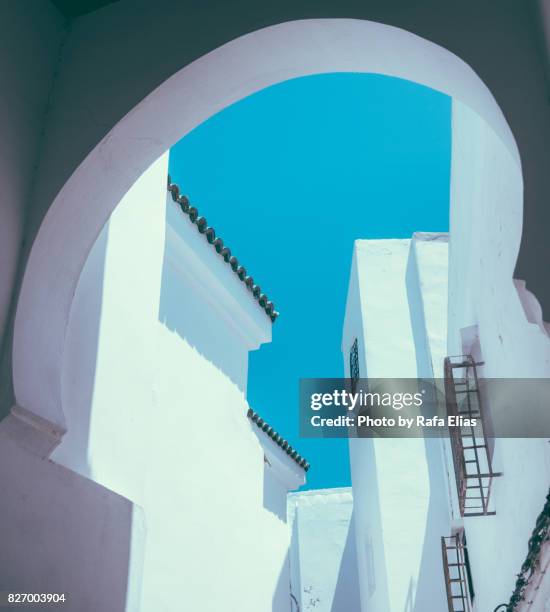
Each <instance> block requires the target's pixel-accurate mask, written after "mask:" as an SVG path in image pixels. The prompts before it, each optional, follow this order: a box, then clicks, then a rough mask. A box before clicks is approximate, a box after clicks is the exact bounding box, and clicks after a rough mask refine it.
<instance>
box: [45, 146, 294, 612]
mask: <svg viewBox="0 0 550 612" xmlns="http://www.w3.org/2000/svg"><path fill="white" fill-rule="evenodd" d="M167 160H168V156H167V155H165V156H163V157H162V158H161V159H159V160H158V161H157V162H155V164H153V166H152V167H151V168H150V169H149V170H148V171H147V172H146V173H145V174H144V175H143V176H142V177H141V178H140V179H139V181H138V182H137V183H136V184H135V185H134V187H132V189H131V190H130V191H129V192H128V194H127V195H126V196H125V198H124V199H123V201H122V202H121V204H120V206H119V207H118V208H117V209H116V211H115V212H114V214H113V215H112V217H111V219H110V221H109V224H108V226H107V227H106V228H105V229H104V231H103V232H102V234H101V236H100V239H99V240H98V241H97V242H96V245H95V246H94V248H93V249H92V252H91V254H90V257H89V259H88V262H87V263H86V266H85V268H84V271H83V274H82V277H81V279H80V282H79V284H78V287H77V291H76V295H75V299H74V304H73V309H72V312H71V319H70V323H69V330H68V334H67V343H66V347H67V348H66V351H65V366H64V376H63V381H64V385H63V395H64V402H65V405H66V406H67V412H66V416H67V426H68V431H67V433H66V435H65V437H64V438H63V441H62V443H61V444H60V445H59V447H58V448H57V449H56V450H55V451H54V454H53V459H54V460H55V461H56V462H57V463H59V464H62V465H63V466H65V467H66V468H70V469H71V470H74V471H76V472H79V473H81V474H82V475H84V476H88V477H89V478H91V479H93V480H94V481H95V482H97V483H99V484H101V485H102V486H105V487H108V488H109V489H110V490H112V491H115V492H117V493H119V494H121V495H124V496H125V497H127V498H129V499H131V500H132V502H134V503H138V504H139V505H140V506H141V507H142V508H143V513H144V518H145V522H146V525H147V533H146V537H145V536H144V535H143V534H142V535H141V536H139V534H138V535H136V537H135V538H134V537H132V540H131V543H132V546H137V547H140V548H142V549H143V551H144V552H143V564H142V570H140V571H139V572H138V571H137V569H135V568H134V569H131V570H130V576H129V578H130V580H131V581H132V584H139V587H140V589H139V591H138V593H137V594H135V595H134V600H133V601H134V604H133V607H127V608H126V609H128V610H132V611H133V610H138V609H139V610H141V611H142V612H149V611H150V612H162V611H167V612H168V611H169V612H173V610H178V609H185V610H204V611H205V612H218V611H219V610H243V611H245V610H248V611H250V612H258V611H260V610H266V611H267V610H274V611H276V612H288V611H289V609H290V593H289V582H290V578H289V564H288V547H289V542H290V533H289V528H288V525H287V523H286V495H287V491H288V489H289V488H290V487H294V486H296V487H297V486H300V485H302V484H303V483H304V476H305V473H304V471H303V470H302V469H301V468H299V467H298V466H297V464H296V463H295V462H293V461H292V460H291V459H290V458H289V457H288V456H287V455H286V454H285V453H284V451H282V450H281V449H280V448H279V447H278V446H277V445H276V444H274V443H273V441H272V440H270V439H268V438H266V436H265V434H263V432H259V430H258V428H257V427H256V426H255V425H254V424H253V423H251V422H250V421H249V419H248V418H247V409H248V405H247V403H246V399H245V395H244V387H245V384H246V370H247V359H248V351H249V350H250V349H251V348H255V347H257V346H258V345H259V343H260V342H265V341H268V340H269V339H270V336H271V322H270V320H269V318H268V317H267V315H266V314H265V312H263V311H262V310H261V309H260V308H259V306H258V304H257V302H256V301H255V300H254V298H253V297H252V296H251V294H250V292H249V291H247V290H246V289H245V288H244V285H243V283H241V282H240V281H239V280H238V278H237V277H236V275H235V274H234V273H233V271H232V270H231V268H230V267H229V266H228V265H227V264H224V263H223V261H222V259H221V258H220V256H219V255H218V254H217V253H216V252H215V250H214V248H213V247H212V246H211V245H210V244H208V242H207V241H206V239H205V238H204V236H203V235H201V234H199V232H198V231H197V229H196V226H194V225H193V224H191V223H190V221H189V220H188V218H187V217H186V216H184V215H180V214H173V213H174V212H176V213H177V212H178V210H177V209H176V205H175V204H174V203H173V202H172V200H171V198H168V200H167V197H166V176H167ZM171 207H174V208H173V209H171ZM180 255H182V256H183V257H184V261H182V262H181V266H180V265H179V262H178V257H179V256H180ZM198 283H202V285H201V288H200V289H198V288H197V284H198ZM98 296H99V297H98ZM166 302H169V303H166ZM199 315H200V316H199ZM260 437H262V438H264V440H262V441H260V439H259V438H260ZM265 458H268V460H269V465H267V464H266V463H265ZM64 516H65V513H64V511H62V510H60V515H59V520H60V521H62V520H63V519H64ZM38 524H40V522H39V523H38ZM60 540H62V537H61V536H60ZM57 558H58V557H56V559H57ZM59 558H60V559H63V556H62V555H60V557H59ZM213 559H214V560H215V562H214V565H213ZM58 563H59V564H60V565H61V566H62V565H63V561H62V560H59V561H58ZM213 570H214V571H213ZM136 597H137V599H135V598H136ZM128 606H130V604H128ZM96 609H100V607H97V608H96Z"/></svg>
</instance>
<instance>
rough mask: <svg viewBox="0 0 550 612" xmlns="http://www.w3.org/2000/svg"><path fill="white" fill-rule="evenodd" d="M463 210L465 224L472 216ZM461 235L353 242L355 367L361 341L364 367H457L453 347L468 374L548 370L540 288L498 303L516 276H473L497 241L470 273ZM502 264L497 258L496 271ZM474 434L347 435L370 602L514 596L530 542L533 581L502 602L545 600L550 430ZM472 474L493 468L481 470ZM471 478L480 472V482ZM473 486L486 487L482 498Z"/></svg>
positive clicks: (378, 606) (387, 374) (371, 610)
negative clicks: (523, 435) (487, 437)
mask: <svg viewBox="0 0 550 612" xmlns="http://www.w3.org/2000/svg"><path fill="white" fill-rule="evenodd" d="M468 212H469V213H470V214H471V213H472V211H467V213H466V215H464V217H463V218H464V219H467V214H468ZM482 214H484V213H482ZM456 217H457V218H458V220H457V219H456V218H455V228H456V235H457V236H460V233H461V232H462V231H464V227H461V226H460V222H461V218H460V215H456ZM457 221H458V222H457ZM454 236H455V234H453V226H451V237H452V238H451V243H450V252H449V238H448V236H447V235H444V234H415V235H414V236H413V238H412V239H411V240H359V241H357V242H356V244H355V249H354V257H353V263H352V271H351V277H350V285H349V292H348V301H347V309H346V318H345V324H344V333H343V340H342V350H343V354H344V363H345V368H346V376H349V375H350V351H353V350H354V348H353V347H354V343H355V341H356V340H357V344H356V347H357V362H358V364H359V375H360V377H361V378H367V379H368V378H438V379H442V378H445V377H447V378H448V377H449V373H450V372H451V368H449V367H448V368H447V370H446V371H445V369H444V363H445V359H446V357H448V356H457V357H456V358H454V359H453V360H451V363H455V364H456V363H468V372H469V373H470V376H472V373H473V371H474V369H475V371H476V374H477V375H478V376H479V377H480V378H482V377H484V376H485V377H495V378H504V377H515V378H520V377H523V378H526V377H536V376H541V377H542V376H543V375H544V376H545V377H548V375H550V369H549V370H548V371H547V372H546V374H544V367H543V366H542V364H543V363H544V355H543V354H541V353H540V352H539V354H538V360H537V357H536V355H537V353H536V348H537V346H541V347H542V348H543V350H544V348H545V347H546V345H545V343H544V339H543V338H541V336H542V335H543V334H546V328H545V325H544V323H543V322H542V320H541V318H540V311H537V309H536V305H535V304H536V301H535V302H533V298H532V296H531V297H530V296H528V295H527V296H526V294H525V288H524V286H523V285H522V284H521V283H516V287H517V289H518V292H517V293H516V296H515V300H513V299H510V298H509V299H508V301H509V303H507V304H502V300H503V297H504V296H505V295H506V296H510V295H511V294H510V287H512V288H513V287H514V285H512V281H511V280H510V283H509V284H510V287H509V286H508V285H504V287H503V289H502V290H501V292H500V294H499V292H498V288H497V290H496V291H495V290H494V288H491V285H490V284H489V286H483V287H480V286H479V285H478V284H477V283H479V282H482V281H481V279H480V277H482V276H484V275H485V274H486V273H487V271H486V270H484V264H485V261H484V259H487V258H489V257H490V256H491V245H485V249H484V250H485V253H483V255H484V257H481V258H480V259H478V262H477V263H478V270H477V273H476V272H475V271H474V272H472V270H473V268H470V269H469V270H468V274H469V277H468V278H466V277H465V276H464V274H465V273H466V270H467V267H465V265H464V263H465V260H466V261H467V260H468V258H470V262H471V258H472V253H471V252H470V250H474V251H475V248H474V249H471V243H468V242H466V243H464V242H460V241H459V240H457V239H455V238H454ZM480 244H482V243H480ZM503 250H504V249H503ZM480 260H481V266H480V265H479V263H480ZM471 263H472V262H471ZM457 269H460V272H461V273H457ZM501 277H502V273H501V270H497V271H495V274H494V277H493V278H491V280H490V283H491V284H492V285H493V286H494V285H496V284H497V283H498V280H499V278H501ZM491 289H492V290H491ZM448 296H449V299H448ZM501 304H502V307H501ZM522 305H523V308H522ZM537 312H538V313H539V314H538V317H539V318H538V320H537V319H536V315H537ZM459 313H460V314H459ZM465 313H468V316H465ZM490 313H492V314H490ZM527 317H532V318H533V317H535V318H533V320H531V321H529V322H528V321H527ZM526 323H527V325H526ZM529 325H530V326H531V327H530V328H529V327H528V326H529ZM495 327H498V328H499V331H498V332H496V333H495ZM522 328H523V329H526V330H527V332H528V334H530V335H531V340H529V336H527V337H525V338H523V341H522V343H521V345H520V346H519V347H518V351H512V350H509V349H508V350H507V349H506V348H503V344H505V343H506V340H505V334H506V337H508V338H510V336H511V335H512V334H516V335H518V331H519V330H521V329H522ZM546 340H548V338H547V337H546ZM524 347H525V352H523V348H524ZM528 347H529V348H528ZM546 348H547V347H546ZM518 353H519V354H518ZM528 353H530V355H528ZM520 355H521V356H520ZM518 358H519V359H524V360H526V361H524V362H523V363H522V364H520V363H519V359H518ZM541 361H542V364H541ZM474 363H476V364H478V365H477V366H474V365H473V364H474ZM546 364H547V365H546V367H547V368H548V362H546ZM460 371H461V372H462V373H464V369H462V370H460ZM447 397H449V395H448V396H447ZM448 401H449V400H448V399H447V402H448ZM457 444H458V450H457ZM470 444H472V442H470ZM473 444H475V445H480V448H478V449H476V451H472V450H468V448H469V447H468V442H467V441H466V440H465V439H463V440H461V441H459V442H458V443H457V441H456V439H455V440H454V441H453V440H451V439H449V438H444V439H439V438H410V439H403V438H396V439H376V438H374V439H372V438H358V439H350V457H351V469H352V483H353V495H354V504H355V507H354V517H355V531H356V537H357V543H356V546H357V556H358V574H359V584H360V589H361V607H360V609H361V610H362V611H363V612H365V611H367V610H368V612H393V611H394V610H395V611H399V612H401V611H403V610H406V611H411V612H412V611H416V612H425V611H427V610H430V611H431V610H434V611H436V610H437V611H440V610H441V611H442V610H450V611H458V610H474V611H477V612H482V611H485V610H489V611H492V610H494V609H495V608H497V606H499V605H501V604H503V605H504V606H508V605H509V602H510V601H511V598H512V597H513V596H516V597H517V591H516V590H515V587H516V579H517V575H518V574H519V573H520V570H521V568H522V565H523V564H524V562H525V560H526V558H527V556H528V553H529V555H530V556H531V557H532V559H535V561H536V562H535V563H533V572H531V571H528V572H526V573H525V575H526V576H527V575H528V576H529V578H530V580H529V584H528V585H527V594H526V595H525V597H523V600H522V601H520V602H519V603H517V606H516V607H514V608H511V607H502V608H500V609H501V610H508V611H510V610H533V611H538V610H540V611H542V610H546V609H547V608H545V605H546V598H547V596H548V593H547V591H548V589H549V588H550V585H549V584H548V580H544V573H545V571H546V567H547V564H548V559H547V557H548V551H546V549H545V546H547V544H544V541H545V537H546V536H545V535H544V534H545V533H546V531H545V529H547V524H548V503H546V505H545V500H546V495H547V494H548V485H549V484H550V469H549V460H550V451H549V448H548V440H547V439H506V438H500V439H495V440H494V443H493V444H489V443H486V448H484V447H483V441H480V440H479V438H476V441H475V442H473ZM464 449H466V450H464ZM474 452H476V453H478V454H479V457H480V459H478V461H479V465H478V468H477V469H478V472H475V469H476V466H475V465H474V466H473V467H472V466H471V465H467V466H466V473H467V474H469V476H468V477H467V478H466V477H464V475H462V476H460V475H461V474H463V473H462V467H460V466H462V465H464V464H463V463H462V461H465V462H466V463H468V464H473V463H474V460H473V459H472V458H473V457H474V454H473V453H474ZM460 453H462V454H460ZM484 454H485V457H488V458H489V459H488V460H487V458H486V459H485V463H483V460H482V457H483V456H484ZM457 461H458V463H457ZM487 461H489V463H487ZM469 470H474V471H473V472H472V471H469ZM457 473H458V474H459V477H458V478H457ZM472 473H482V474H487V473H490V474H493V475H494V476H493V477H483V478H482V479H481V481H479V480H476V479H473V478H472V477H471V474H472ZM476 482H482V484H481V485H480V488H479V489H477V490H476V489H475V486H472V484H474V485H475V483H476ZM466 486H468V487H469V489H468V490H466V489H465V487H466ZM489 486H490V498H489V499H487V496H488V491H489ZM471 489H473V491H471ZM476 496H479V497H483V500H481V501H479V500H477V501H474V500H473V498H474V497H476ZM465 500H466V501H465ZM485 502H487V507H484V504H485ZM543 509H544V511H543ZM535 525H537V529H538V533H539V535H540V534H541V533H542V534H543V535H542V540H543V544H542V550H540V551H539V552H537V551H536V550H535V551H534V549H533V541H534V540H533V539H531V537H532V535H533V532H534V530H535ZM545 525H546V526H545ZM531 573H532V574H533V575H532V576H531ZM520 599H521V598H520Z"/></svg>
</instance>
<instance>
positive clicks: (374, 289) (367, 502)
mask: <svg viewBox="0 0 550 612" xmlns="http://www.w3.org/2000/svg"><path fill="white" fill-rule="evenodd" d="M446 278H447V237H446V236H445V235H441V234H416V235H415V238H414V240H412V241H411V240H358V241H356V243H355V249H354V260H353V264H352V273H351V277H350V286H349V291H348V302H347V306H346V317H345V321H344V332H343V340H342V351H343V354H344V363H345V368H346V375H349V365H348V364H349V359H348V355H349V349H350V347H351V345H352V343H353V340H354V338H356V337H357V338H358V344H359V346H360V347H362V348H361V349H360V351H359V355H360V359H359V361H360V363H359V370H360V376H361V377H362V378H367V377H368V378H385V377H387V378H399V377H401V378H417V377H419V376H422V377H430V378H431V377H433V374H434V364H435V363H437V362H438V361H439V359H442V355H443V354H444V353H445V344H446V342H445V331H446V293H447V282H446ZM426 313H428V314H429V316H430V320H429V324H428V325H427V324H426ZM350 458H351V472H352V484H353V490H354V499H355V524H356V535H357V553H358V570H359V576H360V577H361V578H362V580H360V585H361V610H363V611H367V610H368V612H373V611H374V612H377V611H380V612H382V611H384V612H393V611H396V612H402V610H419V611H420V610H426V609H438V610H439V609H444V606H445V605H446V599H445V590H444V580H443V568H442V565H441V548H440V538H441V535H443V534H446V533H447V531H448V530H449V529H450V518H449V510H448V504H447V496H448V489H449V486H448V477H447V473H446V468H445V461H444V454H443V452H442V448H441V443H440V441H439V440H436V439H434V440H423V439H403V438H401V439H350ZM373 574H374V575H373ZM428 606H429V607H428Z"/></svg>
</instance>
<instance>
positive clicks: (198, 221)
mask: <svg viewBox="0 0 550 612" xmlns="http://www.w3.org/2000/svg"><path fill="white" fill-rule="evenodd" d="M168 191H169V192H170V193H171V195H172V200H173V201H174V202H176V203H177V204H179V207H180V208H181V210H182V212H184V213H185V214H186V215H187V216H188V217H189V220H190V221H191V223H194V224H195V225H196V226H197V229H198V230H199V232H200V233H201V234H203V235H204V237H205V238H206V240H207V241H208V242H209V243H210V244H211V245H212V246H213V247H214V248H215V249H216V252H217V253H218V254H219V255H220V256H221V257H223V260H224V261H225V262H226V263H227V264H229V265H230V266H231V269H232V270H233V272H235V274H236V275H237V277H238V278H239V280H240V281H242V282H243V283H244V284H245V286H246V288H247V289H248V290H249V291H250V293H251V294H252V296H253V297H254V298H255V299H256V301H257V302H258V304H259V306H260V308H261V309H262V310H264V311H265V313H266V314H267V316H268V317H269V318H270V319H271V322H272V323H274V322H275V320H276V319H277V317H278V316H279V313H278V312H277V311H276V310H275V305H274V304H273V302H272V301H271V300H270V299H269V298H268V297H267V295H265V293H262V289H261V287H260V285H257V284H256V283H255V282H254V279H253V277H252V276H250V275H249V274H247V271H246V268H245V267H244V266H242V265H241V264H240V262H239V260H238V259H237V258H236V257H235V255H233V254H232V253H231V249H229V248H228V247H226V246H225V245H224V243H223V240H222V239H221V238H220V237H219V236H216V231H215V230H214V228H213V227H210V226H209V225H208V222H207V221H206V218H205V217H202V216H200V215H199V211H198V209H197V207H196V206H191V203H190V202H189V198H188V197H187V196H185V195H181V194H180V188H179V187H178V185H176V184H175V183H172V181H171V179H170V176H168Z"/></svg>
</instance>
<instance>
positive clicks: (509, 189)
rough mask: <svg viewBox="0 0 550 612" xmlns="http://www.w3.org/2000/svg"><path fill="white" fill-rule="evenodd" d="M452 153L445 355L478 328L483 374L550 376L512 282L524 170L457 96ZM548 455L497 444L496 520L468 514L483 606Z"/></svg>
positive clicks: (537, 493)
mask: <svg viewBox="0 0 550 612" xmlns="http://www.w3.org/2000/svg"><path fill="white" fill-rule="evenodd" d="M457 126H459V127H460V129H457ZM452 158H453V172H452V181H451V241H450V251H449V336H448V343H449V351H450V353H451V354H460V353H461V352H464V351H467V350H468V348H469V346H468V344H471V336H472V332H471V330H475V331H474V334H475V335H476V336H477V338H476V342H477V343H478V345H479V346H478V347H477V350H478V351H479V356H480V357H481V358H482V359H483V361H484V362H485V366H484V367H482V368H480V373H481V374H482V375H484V376H486V377H497V378H506V377H510V378H523V377H524V378H534V377H548V376H550V338H549V337H548V334H547V331H546V328H545V325H544V323H543V321H542V318H541V315H540V309H539V308H538V304H537V302H536V299H535V298H534V296H533V295H531V294H530V293H529V292H528V289H529V288H528V287H527V288H526V287H525V286H524V284H523V283H521V282H517V281H516V282H514V281H513V273H514V266H515V262H516V256H517V253H518V249H519V243H520V238H521V230H522V197H523V193H522V182H521V168H520V167H519V164H518V162H517V160H516V158H515V157H514V156H511V155H510V154H509V152H508V151H507V150H506V148H504V147H503V146H502V143H501V142H500V140H499V138H498V136H497V135H496V134H495V133H494V132H493V131H492V130H491V128H489V127H488V126H487V124H486V123H485V122H484V121H483V120H481V119H480V118H479V117H478V116H477V115H476V114H475V113H474V112H472V111H471V110H470V109H469V108H467V107H466V106H464V105H463V104H461V103H459V102H457V101H456V100H454V101H453V151H452ZM541 265H545V263H543V262H541ZM515 409H517V410H518V411H520V410H521V401H518V403H517V406H516V408H515ZM549 452H550V445H549V444H548V440H547V439H540V440H514V439H500V440H496V442H495V451H494V466H493V467H494V469H495V470H496V471H502V472H503V476H502V477H500V478H497V479H495V480H494V491H493V500H494V505H495V510H496V516H494V517H480V518H467V519H465V525H466V533H467V538H468V549H469V552H470V560H471V564H472V568H473V579H474V587H475V592H476V605H477V606H478V609H479V610H485V609H487V610H488V609H491V610H492V609H494V608H495V607H496V606H497V604H500V603H503V602H507V601H508V600H509V597H510V595H511V592H512V589H513V587H514V585H515V580H516V575H517V573H518V572H519V570H520V567H521V564H522V563H523V561H524V559H525V556H526V554H527V542H528V539H529V537H530V535H531V532H532V530H533V528H534V526H535V520H536V517H537V516H538V514H539V513H540V511H541V510H542V507H543V505H544V500H545V496H546V494H547V493H548V486H549V483H550V456H549ZM488 568H491V569H490V573H491V579H490V580H488V579H487V571H488Z"/></svg>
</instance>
